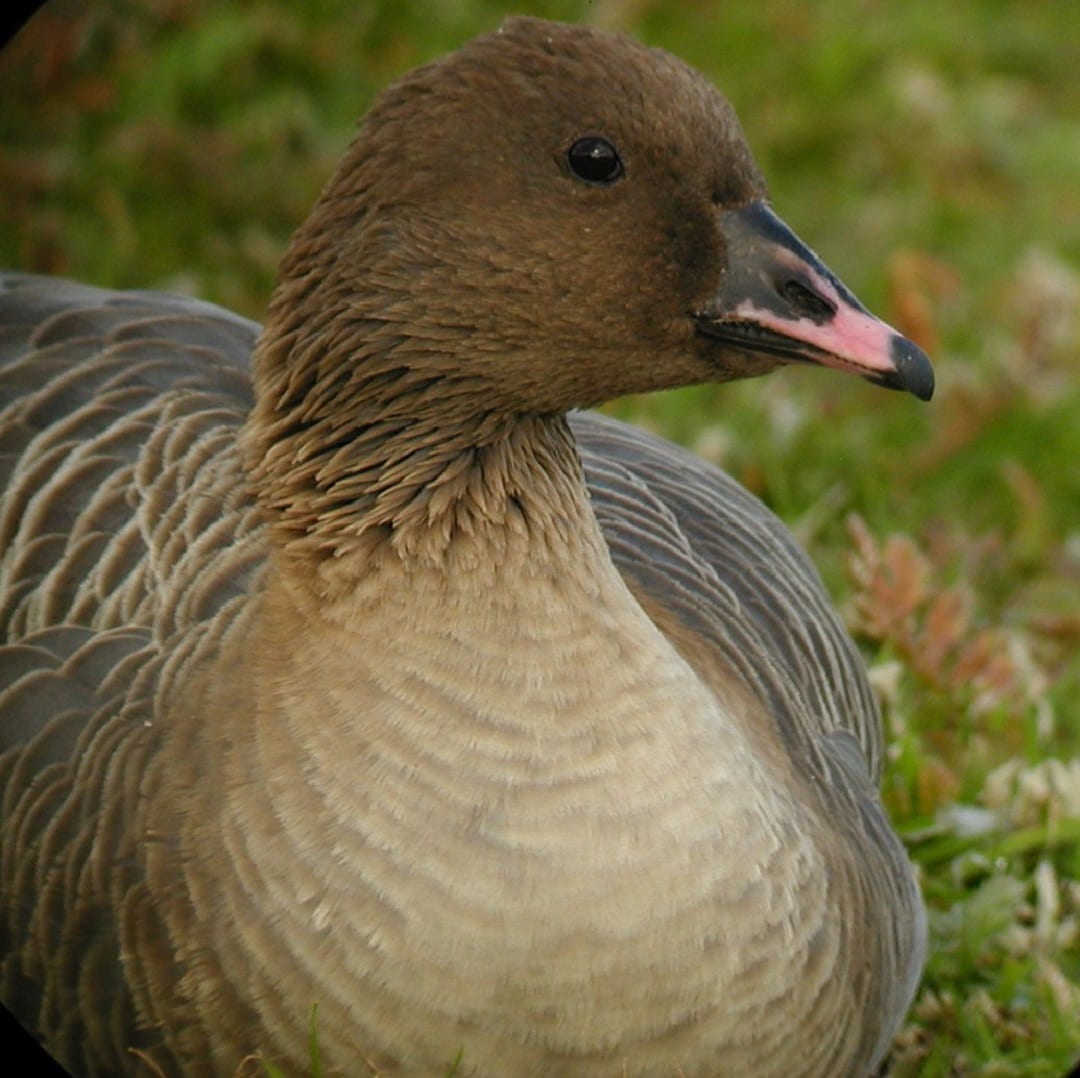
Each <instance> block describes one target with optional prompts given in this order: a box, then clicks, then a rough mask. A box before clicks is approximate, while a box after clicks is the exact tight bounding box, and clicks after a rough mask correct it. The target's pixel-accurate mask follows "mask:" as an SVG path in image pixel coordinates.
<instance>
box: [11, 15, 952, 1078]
mask: <svg viewBox="0 0 1080 1078" xmlns="http://www.w3.org/2000/svg"><path fill="white" fill-rule="evenodd" d="M764 199H765V189H764V185H763V182H762V180H761V178H760V176H759V174H758V171H757V169H756V167H755V165H754V162H753V160H752V159H751V156H750V153H749V151H748V149H747V147H746V144H745V142H744V139H743V135H742V133H741V131H740V129H739V126H738V123H737V121H736V118H735V116H734V115H733V113H732V110H731V108H730V107H729V105H728V104H727V103H726V102H725V100H724V98H723V97H722V96H721V95H720V94H719V93H718V92H717V91H716V90H715V89H714V88H713V87H712V86H711V85H709V84H708V83H707V81H706V80H705V79H704V78H702V77H701V76H700V75H698V74H697V73H695V72H694V71H693V70H691V69H689V68H687V67H686V66H685V65H683V64H682V63H681V62H680V61H678V60H676V59H674V58H673V57H671V56H670V55H667V54H665V53H663V52H660V51H657V50H652V49H647V48H645V47H642V46H640V45H638V44H636V43H634V42H632V41H630V40H628V39H626V38H624V37H620V36H616V35H610V34H605V33H601V32H598V31H594V30H589V29H583V28H580V27H569V26H562V25H558V24H552V23H547V22H543V21H538V20H532V19H514V20H511V21H509V22H507V23H506V24H505V25H504V26H503V27H502V29H501V30H499V31H498V32H496V33H494V34H490V35H488V36H485V37H482V38H479V39H478V40H476V41H474V42H472V43H471V44H469V45H467V46H466V47H465V48H463V49H461V50H460V51H459V52H457V53H455V54H453V55H451V56H449V57H447V58H445V59H443V60H442V61H440V62H438V63H434V64H432V65H429V66H427V67H424V68H421V69H419V70H417V71H414V72H413V73H411V74H409V75H407V76H406V77H405V78H403V79H402V80H401V81H400V82H398V83H397V84H396V85H394V86H392V87H391V88H390V89H388V90H387V91H386V92H385V93H384V94H383V95H382V97H381V98H380V99H379V100H378V101H377V103H376V104H375V106H374V107H373V108H372V109H371V111H370V113H369V115H368V116H367V118H366V119H365V121H364V122H363V124H362V125H361V128H360V130H359V133H358V135H357V137H356V139H355V141H354V142H353V144H352V146H351V148H350V149H349V151H348V153H347V154H346V157H345V159H344V161H343V162H342V164H341V166H340V167H339V168H338V170H337V172H336V174H335V175H334V177H333V178H332V179H331V181H330V183H329V185H328V186H327V188H326V190H325V191H324V193H323V195H322V197H321V198H320V200H319V202H318V204H317V205H316V207H315V208H314V211H313V212H312V214H311V216H310V217H309V218H308V220H307V221H306V222H305V223H304V224H303V225H302V226H301V228H300V229H299V231H298V232H297V233H296V235H295V237H294V238H293V241H292V243H291V246H290V248H289V250H288V253H287V254H286V256H285V259H284V261H283V264H282V267H281V274H280V280H279V283H278V285H277V288H276V291H275V293H274V296H273V299H272V302H271V304H270V308H269V314H268V317H267V321H266V325H265V327H264V328H263V330H262V332H261V335H259V333H258V330H257V327H256V326H254V325H252V324H251V323H249V322H247V321H244V320H243V319H240V318H238V317H235V316H233V315H232V314H229V313H227V312H225V311H223V310H221V309H219V308H217V307H213V306H210V305H208V304H203V303H199V302H196V301H193V300H189V299H182V298H178V297H174V296H166V295H161V294H155V293H134V292H133V293H119V292H107V291H102V290H99V289H95V288H89V287H84V286H81V285H77V284H73V283H68V282H64V281H56V280H46V279H42V278H35V277H30V276H23V275H19V274H8V275H4V276H3V278H2V288H0V291H2V295H0V407H2V411H0V471H2V476H3V490H4V493H3V501H2V503H0V549H2V562H0V573H2V586H0V617H2V621H3V626H4V632H5V641H6V642H5V644H4V646H3V648H2V649H0V798H2V800H0V811H2V816H0V838H2V852H0V870H2V875H0V1000H2V1002H3V1003H4V1004H5V1005H6V1006H7V1007H9V1008H10V1009H11V1010H12V1011H13V1012H14V1013H15V1014H16V1015H17V1017H18V1018H19V1020H20V1021H21V1022H22V1023H23V1024H24V1025H25V1027H26V1028H27V1029H29V1030H31V1031H33V1032H34V1033H35V1034H36V1035H38V1036H40V1037H41V1038H42V1039H43V1041H44V1043H45V1044H46V1046H47V1047H48V1049H49V1051H50V1052H52V1053H53V1054H54V1055H55V1056H56V1057H57V1058H58V1059H60V1060H62V1061H63V1062H64V1063H65V1064H66V1065H67V1066H68V1067H69V1068H70V1069H71V1070H72V1071H73V1072H75V1073H77V1074H80V1075H83V1074H102V1075H114V1074H118V1073H124V1072H128V1071H131V1070H134V1069H136V1068H137V1066H138V1064H137V1062H135V1060H136V1057H135V1056H134V1055H132V1050H133V1049H134V1050H136V1051H137V1052H139V1053H142V1055H143V1056H144V1057H146V1058H149V1059H150V1060H153V1061H154V1063H155V1064H156V1065H157V1066H158V1067H159V1068H160V1069H161V1071H162V1072H164V1073H166V1074H185V1075H187V1074H204V1073H205V1074H221V1075H229V1074H233V1073H234V1072H235V1069H236V1067H237V1065H238V1064H239V1063H240V1061H241V1060H242V1059H244V1057H245V1056H248V1055H249V1054H250V1053H260V1054H261V1055H262V1056H263V1057H264V1058H265V1059H266V1060H269V1061H271V1062H273V1063H275V1064H277V1065H278V1066H281V1067H283V1068H284V1069H285V1071H286V1073H301V1072H302V1071H303V1070H304V1068H305V1066H306V1061H307V1052H308V1045H307V1041H308V1026H309V1017H310V1015H311V1010H312V1007H313V1006H314V1005H317V1033H318V1039H319V1045H320V1050H321V1054H322V1058H323V1060H324V1064H325V1065H326V1067H327V1068H328V1070H329V1071H330V1072H331V1073H342V1074H358V1073H363V1072H364V1071H365V1067H366V1066H367V1065H368V1063H370V1064H371V1065H372V1066H374V1067H375V1068H377V1070H378V1072H379V1073H381V1074H387V1075H389V1074H422V1075H436V1074H445V1073H446V1072H447V1069H448V1068H449V1066H450V1064H451V1063H452V1062H453V1061H454V1060H455V1058H457V1057H458V1056H459V1053H460V1063H459V1064H458V1069H457V1071H456V1073H460V1074H463V1075H466V1074H467V1075H502V1076H518V1075H584V1076H604V1078H614V1076H620V1075H676V1074H679V1075H685V1076H691V1075H755V1076H758V1078H761V1076H766V1075H793V1074H798V1075H824V1076H830V1078H835V1076H838V1075H866V1074H868V1073H870V1072H872V1071H873V1070H874V1068H875V1067H877V1066H878V1065H879V1064H880V1061H881V1060H882V1059H883V1057H884V1056H885V1054H886V1053H887V1051H888V1047H889V1043H890V1040H891V1038H892V1036H893V1035H894V1033H895V1031H896V1029H897V1027H898V1025H899V1023H900V1021H901V1020H902V1018H903V1016H904V1013H905V1010H906V1008H907V1006H908V1004H909V1002H910V999H911V996H912V993H913V991H914V988H915V985H916V982H917V980H918V977H919V973H920V969H921V965H922V958H923V949H924V944H923V917H922V907H921V904H920V900H919V897H918V892H917V888H916V886H915V883H914V881H913V876H912V870H911V867H910V865H909V863H908V861H907V859H906V857H905V854H904V851H903V848H902V847H901V845H900V843H899V841H898V840H897V838H896V836H895V835H894V834H893V832H892V831H891V829H890V827H889V824H888V821H887V819H886V816H885V813H884V811H883V809H882V805H881V802H880V800H879V798H878V794H877V792H876V784H877V780H878V777H879V773H880V768H881V748H882V746H881V742H882V733H881V729H880V722H879V717H878V713H877V711H876V708H875V704H874V701H873V698H872V696H871V693H870V690H869V688H868V686H867V681H866V677H865V674H864V671H863V668H862V665H861V663H860V660H859V657H858V655H857V653H856V651H855V649H854V647H853V645H852V644H851V642H850V641H849V639H848V638H847V636H846V635H845V633H844V630H843V628H842V627H841V625H840V622H839V620H838V618H837V617H836V615H835V614H834V612H833V611H832V610H831V608H830V606H829V603H828V600H827V598H826V596H825V594H824V591H823V589H822V586H821V584H820V582H819V580H818V577H817V575H816V573H815V571H814V570H813V569H812V568H811V567H810V565H809V564H808V562H807V560H806V559H805V557H804V556H803V554H801V553H800V551H799V550H798V549H797V548H796V547H795V545H794V543H793V541H792V539H791V537H790V536H789V535H788V533H787V532H786V531H785V529H784V527H783V525H782V524H780V523H779V521H777V520H776V519H775V518H774V517H773V516H772V515H771V514H770V513H769V512H768V511H767V510H766V509H765V508H764V507H763V506H762V505H760V504H759V503H758V502H757V501H756V500H755V499H754V498H753V497H752V496H750V495H749V494H747V493H746V492H745V491H743V490H742V489H741V488H740V487H739V486H737V485H736V484H735V483H734V482H732V481H731V480H730V479H728V478H726V477H725V476H724V475H722V474H721V473H720V472H719V471H717V470H716V469H714V468H712V467H710V466H709V465H707V464H705V463H703V462H702V461H700V460H697V459H695V458H694V457H692V456H690V455H689V454H687V453H685V452H682V451H680V450H678V449H676V448H674V447H672V446H670V445H668V444H667V443H665V442H663V441H660V440H658V439H656V438H653V437H650V436H648V435H645V434H643V433H641V432H640V431H637V430H635V429H632V428H630V427H627V426H625V425H622V424H620V423H617V422H614V421H612V420H610V419H604V418H601V417H599V416H597V415H594V414H589V413H587V412H576V411H574V409H580V408H587V407H590V406H592V405H595V404H596V403H598V402H601V401H605V400H608V399H610V398H613V397H616V396H619V395H621V394H625V393H631V392H641V391H644V390H653V389H663V388H666V387H669V386H677V385H687V384H691V383H703V382H710V381H725V380H728V379H734V378H740V377H744V376H751V375H759V374H764V373H766V372H768V371H770V370H772V369H773V368H775V367H777V366H780V365H783V364H785V363H788V362H792V361H809V362H811V363H818V364H821V365H824V366H830V367H836V368H840V369H841V370H847V371H851V372H854V373H857V374H860V375H863V376H864V377H866V378H869V379H870V380H871V381H875V382H878V383H880V384H883V385H887V386H892V387H895V388H901V389H907V390H910V391H911V392H912V393H914V394H915V395H916V396H918V397H922V398H928V397H929V396H930V393H931V390H932V385H933V377H932V373H931V369H930V366H929V363H928V361H927V360H926V357H925V356H924V355H923V354H922V353H921V352H920V351H919V350H918V348H916V347H915V346H914V345H913V344H911V343H910V342H909V341H907V340H905V339H904V338H902V337H900V336H899V335H898V334H896V333H895V332H894V331H893V330H891V329H890V328H889V327H888V326H886V325H884V324H883V323H881V322H879V321H878V320H877V319H875V318H874V317H873V316H871V315H870V314H868V313H867V312H866V311H865V310H864V309H863V308H862V307H861V306H860V305H859V304H858V302H857V301H856V300H855V298H854V297H853V296H852V295H851V294H850V293H849V292H848V291H847V290H846V289H845V288H844V286H843V285H842V284H840V282H839V281H838V280H837V279H836V278H835V277H833V276H832V275H831V274H830V273H829V271H828V270H827V269H826V268H825V267H824V266H823V265H822V264H821V262H820V261H819V260H818V259H817V258H816V257H815V256H814V254H813V253H812V252H810V251H809V250H808V249H807V248H806V247H805V246H804V245H803V244H802V243H800V241H799V240H798V239H797V238H796V237H795V236H794V235H793V234H792V233H791V232H790V231H789V230H788V228H787V227H786V226H785V225H784V224H783V223H782V222H781V221H780V220H779V219H778V218H777V217H776V216H774V215H773V213H772V211H771V210H770V209H769V208H768V207H767V205H766V202H765V201H764ZM249 357H250V360H251V373H250V375H249ZM252 383H253V385H252ZM365 1061H367V1062H365Z"/></svg>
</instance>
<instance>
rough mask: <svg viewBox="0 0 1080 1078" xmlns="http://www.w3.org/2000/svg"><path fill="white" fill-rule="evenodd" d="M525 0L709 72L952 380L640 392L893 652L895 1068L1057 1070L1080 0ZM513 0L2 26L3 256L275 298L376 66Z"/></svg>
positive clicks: (53, 19) (1070, 1037)
mask: <svg viewBox="0 0 1080 1078" xmlns="http://www.w3.org/2000/svg"><path fill="white" fill-rule="evenodd" d="M515 9H516V10H518V11H527V12H532V13H535V14H544V15H548V16H550V17H561V18H565V19H569V20H573V21H589V22H595V23H599V24H603V25H607V26H611V27H615V28H619V29H623V30H627V31H629V32H631V33H633V34H634V35H636V36H638V37H641V38H643V39H645V40H647V41H649V42H650V43H653V44H656V45H660V46H663V47H666V48H668V49H671V50H672V51H674V52H676V53H678V54H679V55H681V56H683V57H684V58H685V59H687V60H688V61H689V62H691V63H693V64H694V65H695V66H697V67H699V68H701V69H702V70H704V71H705V72H707V73H708V74H709V75H710V76H711V77H712V78H714V80H715V81H716V82H717V83H718V84H719V85H720V86H721V87H722V88H723V89H724V90H725V91H726V92H727V94H728V95H729V97H731V99H732V100H733V102H734V103H735V105H736V107H737V109H738V111H739V113H740V115H741V116H742V118H743V121H744V124H745V126H746V128H747V131H748V133H749V136H750V139H751V142H752V144H753V145H754V148H755V151H756V153H757V155H758V158H759V161H760V162H761V164H762V166H763V169H764V171H765V173H766V175H767V176H768V177H769V178H770V182H771V184H772V193H773V197H774V201H775V204H776V206H777V208H778V209H779V211H780V212H781V213H782V214H783V216H784V217H785V218H786V220H787V221H788V223H789V224H791V225H792V226H793V227H794V228H795V229H796V230H797V231H798V232H799V233H800V234H801V235H802V236H803V238H804V239H806V240H807V242H809V243H810V244H811V246H814V247H815V248H817V249H818V250H819V251H821V253H822V254H823V255H824V257H825V258H826V260H827V261H828V262H829V264H830V265H831V266H832V268H833V269H834V270H836V271H837V272H838V273H839V274H840V275H841V276H842V277H843V278H844V279H845V280H846V281H847V283H848V284H849V285H851V286H852V287H853V288H854V289H855V291H856V292H857V293H858V294H860V296H861V297H862V298H863V300H864V301H865V302H867V304H868V305H869V306H871V307H873V308H874V309H876V310H877V311H879V312H880V313H881V314H883V315H884V316H885V317H887V318H889V319H890V320H891V321H893V322H894V324H897V325H898V326H900V328H902V329H903V330H904V331H905V332H907V333H908V334H909V335H911V336H913V337H915V338H916V339H917V340H919V341H920V342H921V343H922V344H924V346H926V347H927V348H928V349H929V350H930V351H931V352H932V353H933V355H934V356H935V359H936V360H937V366H938V374H939V391H938V395H937V397H936V398H935V400H934V402H933V403H932V404H931V405H928V406H924V405H920V404H919V403H918V402H915V401H914V400H912V399H910V398H902V397H900V396H897V395H890V394H886V393H882V392H881V391H880V390H877V389H873V388H871V387H867V386H864V385H862V384H860V383H858V382H856V381H854V380H852V379H846V378H841V377H839V376H837V375H835V374H827V373H823V372H820V371H805V370H791V371H785V372H783V373H781V374H778V375H774V376H773V377H772V378H770V379H767V380H765V381H762V382H758V383H746V384H742V385H737V386H728V387H723V388H708V387H707V388H699V389H693V390H687V391H682V392H678V393H672V394H666V395H660V396H655V397H650V398H642V399H635V400H631V401H624V402H619V403H618V404H616V405H615V406H614V410H615V411H616V412H618V413H619V414H622V415H624V416H627V417H630V418H632V419H634V420H635V421H636V422H639V423H642V424H644V425H647V426H650V427H652V428H654V429H658V430H661V431H663V432H664V433H666V434H667V435H668V436H670V437H673V438H675V439H677V440H680V441H683V442H685V443H687V444H689V445H691V446H693V447H694V448H695V449H696V450H697V451H698V452H700V453H702V454H703V455H705V456H708V457H710V458H712V459H714V460H716V461H718V462H720V463H721V464H723V465H724V466H725V467H726V468H728V469H729V470H730V471H731V472H732V473H733V474H735V475H736V476H737V477H738V478H739V479H740V480H741V481H742V482H744V483H746V484H747V485H748V486H749V487H751V488H752V489H753V490H755V491H756V492H757V493H759V494H760V495H761V496H762V497H763V498H765V499H766V501H767V502H769V503H770V504H771V505H772V506H773V507H774V508H775V509H776V510H777V511H778V512H779V513H780V514H781V515H782V516H784V517H785V519H787V520H788V521H789V522H790V524H791V525H792V527H793V528H794V529H795V531H796V533H797V534H798V536H799V537H800V538H801V539H802V541H803V542H804V543H806V545H807V546H808V547H809V548H810V550H811V552H812V553H813V555H814V556H815V558H816V559H817V561H818V564H819V565H820V566H821V568H822V572H823V574H824V576H825V579H826V582H827V583H828V585H829V587H830V588H831V589H832V591H833V593H834V594H835V596H836V597H837V600H838V602H839V603H840V604H841V606H842V608H843V609H844V610H845V611H846V612H847V614H848V617H849V622H850V624H851V626H852V629H853V631H855V632H856V634H857V635H858V637H859V639H860V640H861V642H862V643H863V645H864V646H865V648H866V654H867V657H868V660H869V661H870V663H871V666H872V673H873V677H874V680H875V684H876V685H877V687H878V689H879V691H880V693H881V697H882V701H883V705H884V711H885V717H886V722H887V725H888V729H889V733H890V737H891V742H892V752H891V758H890V764H889V768H888V774H887V778H886V786H885V795H886V798H887V801H888V804H889V806H890V808H891V810H892V812H893V815H894V818H895V820H896V823H897V826H898V827H899V828H900V829H901V831H902V832H903V833H904V834H905V835H906V836H907V838H908V840H909V845H910V849H911V852H912V856H913V857H914V858H915V859H916V861H917V862H918V863H919V864H920V866H921V868H922V871H923V874H924V883H925V891H926V895H927V898H928V901H929V904H930V907H931V930H932V952H933V953H932V956H931V959H930V963H929V967H928V970H927V974H926V978H925V982H924V985H923V988H922V990H921V993H920V996H919V998H918V1000H917V1002H916V1005H915V1007H914V1009H913V1012H912V1016H911V1024H910V1025H909V1027H908V1028H907V1029H905V1030H904V1032H903V1033H902V1035H901V1037H900V1039H899V1041H898V1044H897V1048H896V1052H895V1053H894V1057H893V1073H894V1074H896V1075H916V1074H918V1075H928V1076H936V1075H995V1076H1000V1075H1045V1076H1050V1078H1056V1076H1058V1075H1060V1074H1061V1073H1062V1072H1064V1071H1065V1070H1067V1069H1068V1067H1069V1066H1070V1065H1071V1064H1072V1063H1074V1062H1075V1061H1076V1059H1077V1057H1080V987H1078V983H1080V928H1078V924H1080V655H1078V652H1080V378H1078V372H1080V315H1078V308H1080V63H1078V62H1077V59H1078V53H1077V46H1078V45H1080V4H1077V3H1075V0H1042V2H1039V0H1026V2H1024V0H970V2H968V3H965V4H954V5H946V4H942V3H940V2H933V3H932V2H929V0H912V2H910V3H905V4H899V3H889V2H887V0H821V2H818V3H814V4H808V3H805V2H803V0H759V2H757V3H755V4H737V3H726V4H709V3H705V2H704V0H622V2H619V0H595V2H592V3H589V2H585V0H560V2H553V3H548V4H544V5H541V4H538V3H535V2H524V0H523V2H522V3H519V4H517V5H516V7H515ZM507 10H508V9H507V6H506V5H505V4H504V3H500V2H496V0H461V2H459V3H456V4H449V3H447V4H444V3H436V2H426V3H425V2H421V0H381V2H375V0H369V2H367V3H352V4H347V3H342V2H340V0H311V2H309V3H306V4H302V5H301V4H285V3H280V2H279V3H272V2H269V0H233V2H232V3H229V4H215V3H212V2H210V0H159V2H156V3H154V2H150V0H146V2H143V3H137V2H134V0H108V2H105V0H98V2H97V3H95V4H93V5H85V4H81V3H76V2H73V0H53V2H52V3H50V4H48V5H47V6H46V7H45V9H44V10H43V11H42V12H41V13H40V14H39V15H38V16H37V17H36V18H35V20H34V21H33V22H32V24H31V25H30V26H29V27H28V28H27V29H26V30H24V32H23V33H22V34H21V35H20V36H19V37H18V38H17V39H16V40H15V42H14V43H13V44H12V45H11V46H10V47H9V48H8V50H6V52H5V53H4V55H3V56H2V57H0V101H3V108H2V109H0V192H2V194H0V262H3V263H4V264H7V265H13V266H17V267H20V268H23V269H30V270H37V271H42V272H48V273H55V274H64V275H70V276H75V277H79V278H83V279H85V280H88V281H92V282H96V283H101V284H106V285H116V286H125V287H128V286H132V287H144V288H145V287H153V288H167V289H173V290H181V291H186V292H190V293H194V294H198V295H201V296H203V297H205V298H209V299H213V300H216V301H218V302H221V303H223V304H225V305H227V306H230V307H233V308H235V309H237V310H240V311H242V312H244V313H246V314H248V315H250V316H252V317H256V318H257V317H258V316H259V313H260V310H261V309H262V307H263V305H264V304H265V301H266V298H267V296H268V294H269V290H270V287H271V284H272V281H273V277H274V271H275V266H276V264H277V260H278V258H279V256H280V253H281V251H282V249H283V246H284V244H285V243H286V241H287V238H288V236H289V233H290V231H291V229H292V228H293V227H294V226H295V225H296V224H297V223H298V222H299V221H300V220H301V218H302V217H303V216H304V215H305V213H306V212H307V210H308V208H309V207H310V205H311V203H312V201H313V200H314V198H315V197H316V195H317V193H318V191H319V189H320V187H321V185H322V183H323V182H324V181H325V179H326V177H327V176H328V175H329V172H330V170H331V168H332V166H333V165H334V163H335V161H336V159H337V158H338V156H339V155H340V153H341V152H342V150H343V148H344V146H345V145H346V143H347V141H348V139H349V137H350V133H351V131H352V129H353V127H354V124H355V121H356V118H357V117H358V116H359V115H360V113H361V112H362V111H363V110H364V108H365V107H366V106H367V104H368V103H369V102H370V101H371V99H372V97H373V96H374V94H375V93H376V92H377V91H378V89H379V88H380V87H381V86H383V85H384V84H385V83H386V82H387V81H388V80H390V79H391V78H393V77H394V76H395V75H397V74H398V73H400V72H402V71H404V70H405V69H407V68H409V67H411V66H413V65H415V64H417V63H420V62H422V61H425V60H427V59H429V58H431V57H434V56H436V55H438V54H440V53H442V52H444V51H447V50H448V49H450V48H452V47H454V46H455V45H457V44H460V43H461V42H462V41H464V40H465V39H466V38H468V37H470V36H472V35H473V34H475V33H477V32H480V31H483V30H488V29H491V28H493V27H494V26H495V25H497V24H498V22H499V20H500V18H501V17H502V15H503V14H504V13H506V11H507ZM485 134H490V133H485ZM495 134H497V133H495ZM302 1020H303V1016H298V1021H302Z"/></svg>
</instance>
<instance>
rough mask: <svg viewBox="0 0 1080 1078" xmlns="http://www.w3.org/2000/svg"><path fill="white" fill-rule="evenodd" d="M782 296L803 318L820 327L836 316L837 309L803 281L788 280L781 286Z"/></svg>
mask: <svg viewBox="0 0 1080 1078" xmlns="http://www.w3.org/2000/svg"><path fill="white" fill-rule="evenodd" d="M780 295H781V296H783V297H784V299H785V300H787V302H788V303H790V304H791V306H792V307H794V308H795V310H796V311H798V312H799V315H800V316H801V317H803V318H809V319H810V320H811V321H812V322H817V323H818V324H819V325H820V324H821V323H823V322H828V321H829V320H830V319H831V318H832V316H833V315H834V314H836V307H835V305H834V304H832V303H830V302H829V301H828V300H826V299H822V298H821V296H819V295H818V294H817V293H816V292H814V291H813V290H812V289H810V288H807V287H806V285H804V284H803V283H802V282H801V281H796V280H793V279H792V280H787V281H785V282H784V283H783V284H782V285H781V286H780Z"/></svg>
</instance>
